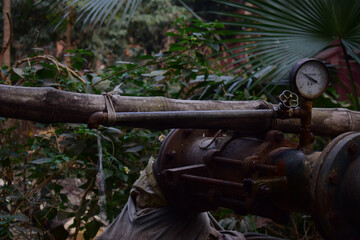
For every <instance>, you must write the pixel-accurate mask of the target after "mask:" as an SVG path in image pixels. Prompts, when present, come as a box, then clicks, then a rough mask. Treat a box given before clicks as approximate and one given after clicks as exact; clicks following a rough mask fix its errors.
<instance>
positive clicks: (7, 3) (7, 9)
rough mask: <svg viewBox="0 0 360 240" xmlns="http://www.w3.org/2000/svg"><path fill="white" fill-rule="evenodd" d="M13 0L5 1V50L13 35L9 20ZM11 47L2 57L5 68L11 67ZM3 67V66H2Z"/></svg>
mask: <svg viewBox="0 0 360 240" xmlns="http://www.w3.org/2000/svg"><path fill="white" fill-rule="evenodd" d="M10 6H11V0H4V5H3V16H4V25H3V26H4V33H3V48H4V47H5V46H6V43H7V42H8V41H9V40H10V34H11V26H10V22H9V19H8V18H7V14H6V13H9V14H10V11H11V7H10ZM10 59H11V55H10V46H9V47H8V48H7V49H6V51H5V53H4V55H3V56H2V65H5V66H11V65H10V64H11V63H10ZM0 65H1V64H0Z"/></svg>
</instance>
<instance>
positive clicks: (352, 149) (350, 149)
mask: <svg viewBox="0 0 360 240" xmlns="http://www.w3.org/2000/svg"><path fill="white" fill-rule="evenodd" d="M358 149H359V145H358V144H357V143H356V142H353V141H351V142H350V143H349V145H348V148H347V151H348V153H349V155H350V156H354V155H355V154H356V153H357V152H358Z"/></svg>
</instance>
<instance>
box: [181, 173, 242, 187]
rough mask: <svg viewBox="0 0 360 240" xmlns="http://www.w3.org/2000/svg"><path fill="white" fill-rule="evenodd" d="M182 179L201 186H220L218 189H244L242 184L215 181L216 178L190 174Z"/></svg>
mask: <svg viewBox="0 0 360 240" xmlns="http://www.w3.org/2000/svg"><path fill="white" fill-rule="evenodd" d="M181 178H182V179H184V180H187V181H189V182H193V183H194V182H196V183H201V184H209V185H213V186H218V187H229V188H234V189H243V187H244V185H243V184H242V183H237V182H230V181H225V180H221V179H214V178H207V177H199V176H195V175H190V174H182V175H181Z"/></svg>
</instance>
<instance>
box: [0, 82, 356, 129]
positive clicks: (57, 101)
mask: <svg viewBox="0 0 360 240" xmlns="http://www.w3.org/2000/svg"><path fill="white" fill-rule="evenodd" d="M112 100H113V104H114V108H115V111H116V112H159V111H204V110H252V109H273V105H272V104H270V103H267V102H265V101H262V100H256V101H196V100H176V99H168V98H164V97H128V96H119V95H114V96H113V97H112ZM94 112H106V106H105V98H104V96H102V95H94V94H81V93H72V92H66V91H60V90H57V89H54V88H29V87H17V86H8V85H0V116H2V117H8V118H17V119H25V120H32V121H36V122H41V123H56V122H67V123H87V122H88V120H89V118H90V116H91V114H93V113H94ZM201 121H203V122H204V128H206V127H209V126H210V125H211V128H219V129H220V128H223V129H237V130H239V131H244V132H247V133H256V134H257V133H265V132H267V131H269V130H271V129H278V130H281V131H284V132H290V133H298V132H299V130H300V120H299V119H285V120H282V119H271V118H251V117H249V118H241V119H236V118H235V119H230V120H227V121H221V120H218V121H214V122H212V123H209V121H210V120H209V121H207V120H201ZM166 122H167V125H164V124H163V123H162V122H160V121H159V122H154V123H153V124H146V119H144V123H145V124H144V123H142V124H140V123H138V124H139V125H143V126H139V125H137V126H136V123H131V122H129V123H128V124H124V125H128V126H133V127H148V128H174V127H178V126H172V124H171V121H166ZM185 123H186V124H184V127H187V128H191V127H192V121H191V120H189V119H187V120H186V122H185ZM134 124H135V125H134ZM198 127H200V126H197V128H198ZM311 129H312V132H313V133H314V134H315V135H324V136H337V135H339V134H341V133H343V132H347V131H360V112H356V111H350V110H348V109H344V108H335V109H334V108H332V109H330V108H329V109H327V108H314V109H313V114H312V127H311Z"/></svg>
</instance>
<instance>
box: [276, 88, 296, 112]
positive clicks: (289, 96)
mask: <svg viewBox="0 0 360 240" xmlns="http://www.w3.org/2000/svg"><path fill="white" fill-rule="evenodd" d="M279 98H280V102H281V103H282V104H283V105H284V106H285V107H286V108H296V107H297V106H299V97H298V95H296V94H295V93H293V92H291V91H289V90H285V91H283V92H282V93H281V94H280V96H279Z"/></svg>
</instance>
